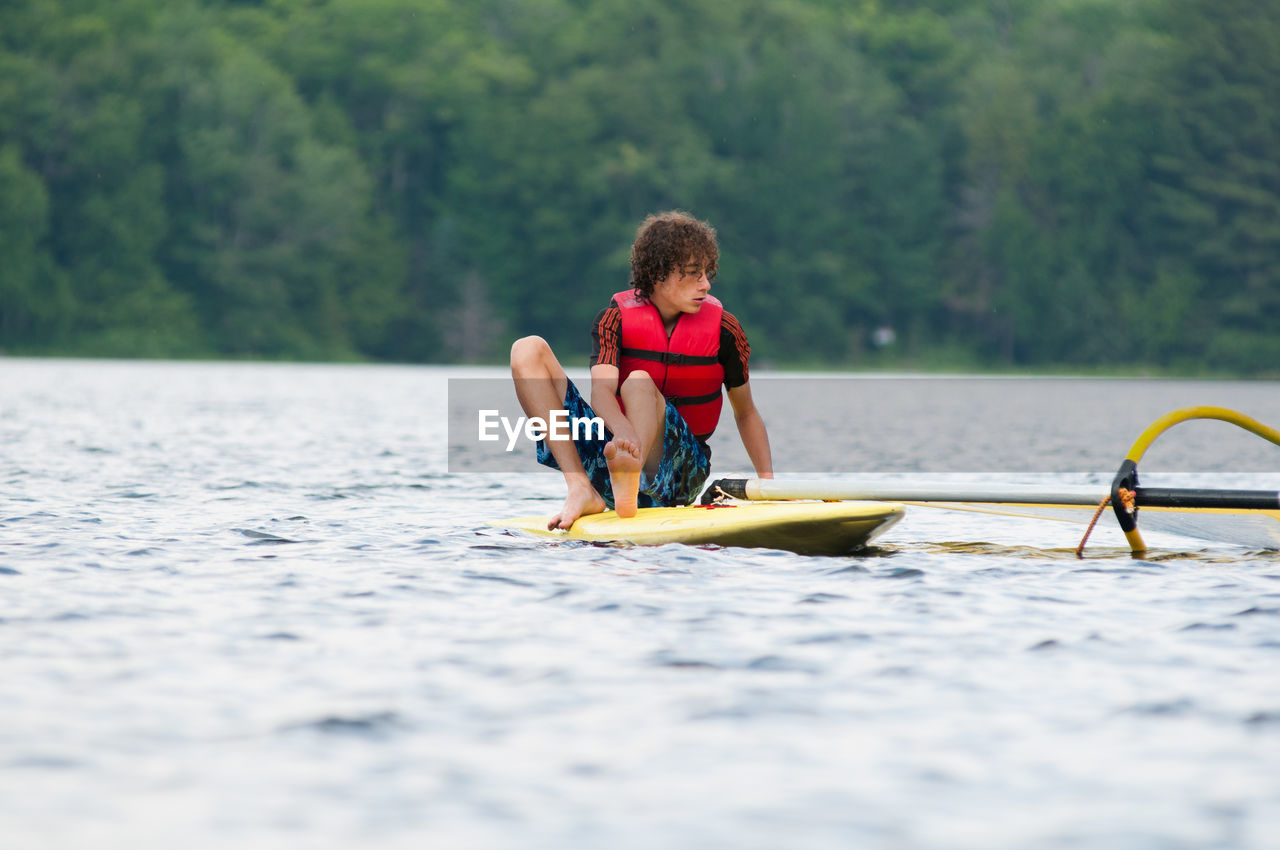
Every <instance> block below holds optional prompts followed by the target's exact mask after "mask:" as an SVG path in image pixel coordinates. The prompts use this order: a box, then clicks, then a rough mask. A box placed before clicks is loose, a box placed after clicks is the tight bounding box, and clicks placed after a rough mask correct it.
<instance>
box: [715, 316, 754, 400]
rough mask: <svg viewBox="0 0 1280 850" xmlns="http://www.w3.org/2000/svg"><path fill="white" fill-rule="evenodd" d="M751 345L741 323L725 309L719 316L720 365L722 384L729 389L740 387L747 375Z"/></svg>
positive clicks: (745, 380)
mask: <svg viewBox="0 0 1280 850" xmlns="http://www.w3.org/2000/svg"><path fill="white" fill-rule="evenodd" d="M750 360H751V345H750V344H749V343H748V342H747V335H746V333H744V332H743V330H742V325H740V324H738V320H737V319H736V318H735V317H734V315H733V314H732V313H730V312H729V311H728V310H726V311H725V312H724V313H723V315H722V316H721V317H720V365H721V366H723V367H724V385H725V386H726V387H728V388H729V389H733V388H734V387H740V386H742V385H743V384H745V383H746V382H747V378H748V377H749V369H748V363H749V361H750Z"/></svg>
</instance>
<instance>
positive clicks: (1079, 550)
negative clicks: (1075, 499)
mask: <svg viewBox="0 0 1280 850" xmlns="http://www.w3.org/2000/svg"><path fill="white" fill-rule="evenodd" d="M1134 498H1135V494H1134V492H1133V491H1132V490H1126V489H1125V488H1123V487H1121V488H1120V505H1121V507H1123V508H1124V509H1125V510H1126V511H1128V512H1129V513H1133V512H1134V511H1136V510H1137V508H1136V507H1135V506H1134ZM1109 504H1111V497H1110V496H1107V497H1106V498H1105V499H1103V500H1102V501H1101V502H1099V503H1098V509H1097V510H1096V511H1094V512H1093V519H1091V520H1089V527H1088V528H1086V529H1085V530H1084V537H1081V538H1080V545H1079V546H1077V547H1076V557H1077V558H1079V559H1080V560H1084V545H1085V544H1086V543H1088V542H1089V535H1090V534H1092V533H1093V527H1094V526H1095V525H1097V524H1098V517H1100V516H1102V512H1103V511H1105V510H1106V509H1107V505H1109Z"/></svg>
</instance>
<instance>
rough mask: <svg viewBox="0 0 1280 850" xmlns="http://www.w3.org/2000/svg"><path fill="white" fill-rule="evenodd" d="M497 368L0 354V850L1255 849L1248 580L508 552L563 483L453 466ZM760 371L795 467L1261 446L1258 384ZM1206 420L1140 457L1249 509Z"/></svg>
mask: <svg viewBox="0 0 1280 850" xmlns="http://www.w3.org/2000/svg"><path fill="white" fill-rule="evenodd" d="M500 375H501V372H500V371H494V370H462V369H445V368H430V367H391V366H298V365H258V364H172V363H117V362H87V361H37V360H18V359H0V482H2V486H3V490H0V836H3V839H2V842H3V846H4V847H13V848H81V847H128V848H131V849H132V848H150V847H155V848H169V847H177V846H182V847H237V848H280V847H290V848H292V847H298V848H317V847H319V848H324V847H405V848H409V847H413V848H420V847H442V848H472V847H474V848H504V847H520V848H524V847H530V848H583V850H585V849H586V848H603V847H608V848H651V847H689V848H704V847H711V848H776V847H787V848H828V847H829V848H854V847H856V848H872V850H874V849H875V848H1027V847H1037V848H1039V847H1063V848H1068V847H1071V848H1074V847H1080V848H1085V847H1087V848H1192V847H1195V848H1202V847H1214V848H1219V847H1220V848H1241V847H1243V848H1266V847H1276V846H1280V556H1278V555H1277V554H1276V553H1275V552H1270V551H1250V550H1248V549H1246V548H1241V547H1238V546H1233V545H1231V544H1230V543H1207V542H1194V541H1189V540H1185V539H1181V538H1173V537H1160V536H1158V535H1155V536H1149V537H1148V542H1149V543H1151V544H1153V550H1152V552H1151V553H1149V554H1148V555H1147V556H1146V557H1144V558H1141V559H1135V558H1132V557H1130V555H1129V554H1128V552H1127V550H1126V549H1125V547H1124V545H1123V541H1122V539H1121V538H1120V537H1119V535H1118V533H1117V532H1116V531H1115V530H1114V529H1111V528H1103V529H1100V530H1099V531H1098V532H1095V539H1094V541H1093V542H1092V543H1091V544H1090V548H1089V550H1088V551H1087V557H1086V559H1085V560H1077V559H1076V558H1075V557H1074V556H1073V554H1072V550H1073V549H1074V547H1075V544H1076V543H1077V542H1078V539H1079V535H1080V529H1079V528H1078V527H1075V526H1064V525H1059V524H1055V523H1045V522H1039V521H1033V520H1017V519H1007V518H995V517H986V516H983V515H973V514H959V513H951V512H944V511H935V510H930V509H924V508H921V509H914V508H913V509H909V511H908V515H907V517H906V518H905V519H904V520H903V521H902V522H900V523H899V524H898V525H897V526H895V527H894V528H893V529H891V530H890V531H889V532H888V533H887V534H886V535H885V536H884V537H883V538H881V539H880V540H879V541H877V544H876V547H875V548H874V549H872V550H870V551H869V552H867V553H865V554H862V555H859V556H853V557H845V558H816V557H801V556H797V555H792V554H789V553H781V552H775V551H765V550H740V549H716V548H690V547H683V546H676V545H672V546H664V547H657V548H644V549H640V548H612V547H596V546H574V545H561V544H556V543H553V542H552V543H548V542H541V541H535V540H532V539H525V538H522V537H517V536H513V535H510V534H507V533H504V532H502V531H499V530H497V529H493V528H489V527H487V526H486V525H485V522H486V521H487V520H490V519H496V518H500V517H504V516H511V515H516V514H528V513H543V512H545V513H548V514H549V513H551V512H553V511H554V510H555V508H556V507H557V506H558V504H559V498H558V496H559V493H560V489H561V484H560V482H559V480H558V478H557V477H556V476H555V475H554V474H540V473H537V472H525V471H521V472H494V473H479V472H472V471H469V469H468V464H467V462H466V460H465V458H463V459H462V460H461V461H460V462H457V463H453V464H451V459H450V457H449V456H448V454H447V453H446V451H445V446H446V443H447V441H448V419H449V410H448V397H449V386H450V379H454V380H455V381H457V380H465V381H472V380H475V381H480V380H489V379H494V378H495V377H498V376H500ZM765 379H768V380H765ZM823 381H826V382H829V383H815V382H823ZM805 382H808V383H805ZM753 383H755V384H758V386H759V391H758V393H757V395H758V397H759V402H760V407H761V410H762V412H763V413H764V415H765V418H766V421H768V422H769V424H770V428H771V434H772V436H773V438H774V444H775V454H776V456H777V458H778V467H779V469H780V470H781V471H784V472H785V471H795V472H804V473H816V472H827V473H830V472H835V473H848V474H852V473H860V472H865V471H887V472H895V473H903V472H916V471H921V472H936V473H940V474H945V475H959V476H967V477H968V478H970V479H972V478H978V479H986V478H991V479H992V480H996V479H1000V478H1001V476H1004V477H1005V478H1009V477H1013V478H1016V479H1017V480H1023V479H1027V480H1036V481H1039V480H1050V481H1063V482H1070V483H1081V482H1106V481H1109V479H1110V476H1111V474H1112V472H1113V470H1114V468H1115V466H1116V465H1118V463H1119V460H1120V458H1121V457H1122V456H1123V454H1124V452H1125V450H1126V449H1127V448H1128V446H1129V444H1130V443H1131V442H1132V441H1133V439H1134V438H1136V437H1137V435H1138V433H1139V432H1140V431H1141V430H1142V429H1143V428H1144V427H1145V426H1146V425H1147V424H1148V423H1149V422H1150V421H1151V420H1152V419H1154V418H1155V417H1156V416H1158V415H1160V414H1161V413H1164V412H1166V411H1167V410H1169V409H1172V408H1175V407H1181V406H1186V405H1191V404H1225V405H1227V406H1232V407H1236V408H1239V409H1241V410H1243V411H1244V412H1246V413H1250V414H1251V415H1254V416H1256V417H1258V418H1259V419H1262V420H1263V421H1265V422H1268V423H1269V424H1272V425H1276V424H1280V385H1278V384H1276V383H1274V382H1271V383H1266V382H1254V383H1247V382H1242V383H1221V382H1191V381H1120V380H1047V379H1035V380H1009V379H998V380H977V379H961V378H953V379H920V378H883V377H882V378H859V379H851V378H844V379H832V378H830V377H818V376H791V377H790V378H787V379H785V380H784V379H782V378H780V377H779V376H776V375H765V374H762V375H760V376H757V379H756V380H754V381H753ZM799 386H807V387H808V389H807V390H805V392H806V393H808V395H807V396H806V397H807V398H808V399H809V401H806V402H804V403H803V404H798V403H796V402H795V401H794V400H788V396H787V393H788V392H791V391H793V390H794V388H795V387H799ZM815 386H817V387H818V388H819V391H818V392H816V393H815V392H814V391H813V387H815ZM819 402H821V403H819ZM1232 432H1233V429H1230V428H1229V427H1228V426H1226V425H1220V424H1209V423H1197V424H1188V425H1185V426H1179V429H1175V431H1173V432H1171V433H1170V434H1169V435H1167V437H1166V438H1164V439H1162V440H1161V441H1160V443H1159V444H1158V446H1157V448H1155V449H1153V450H1152V452H1150V453H1149V463H1150V468H1151V469H1152V470H1164V471H1168V472H1169V473H1175V472H1177V473H1186V475H1187V477H1188V479H1189V480H1194V481H1197V482H1205V483H1210V482H1213V481H1216V480H1218V478H1219V477H1221V478H1222V479H1223V480H1228V479H1229V481H1230V483H1232V484H1242V483H1243V484H1257V483H1259V482H1261V483H1263V484H1267V483H1269V484H1270V486H1272V487H1277V486H1280V484H1278V483H1277V479H1276V476H1275V474H1274V473H1276V472H1278V471H1280V449H1278V448H1276V447H1274V446H1269V445H1268V444H1265V443H1263V442H1262V441H1260V440H1257V439H1256V438H1239V437H1237V436H1236V435H1235V434H1234V433H1232ZM715 446H716V455H715V458H716V464H715V465H716V470H715V472H716V474H723V473H729V472H735V471H739V472H740V471H742V470H743V469H744V468H745V467H746V463H745V459H744V456H743V454H742V453H741V449H740V448H739V447H736V446H735V436H734V433H733V428H732V424H731V423H726V424H725V426H724V427H722V429H721V432H720V433H718V434H717V437H716V443H715ZM454 460H455V461H456V460H458V459H457V458H455V459H454ZM454 467H456V468H454ZM1145 468H1146V467H1145V466H1144V469H1145ZM451 469H453V471H450V470H451ZM1218 470H1221V471H1222V475H1221V476H1218V474H1217V472H1216V471H1218ZM1156 477H1157V476H1156V472H1152V473H1151V475H1150V476H1149V477H1146V479H1145V480H1147V483H1160V482H1159V481H1157V480H1156Z"/></svg>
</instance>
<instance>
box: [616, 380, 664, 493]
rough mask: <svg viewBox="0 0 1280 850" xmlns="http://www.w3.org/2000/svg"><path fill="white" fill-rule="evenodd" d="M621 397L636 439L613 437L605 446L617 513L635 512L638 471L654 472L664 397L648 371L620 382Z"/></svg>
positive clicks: (660, 444) (659, 449)
mask: <svg viewBox="0 0 1280 850" xmlns="http://www.w3.org/2000/svg"><path fill="white" fill-rule="evenodd" d="M618 394H619V395H620V396H621V397H622V404H623V407H624V408H625V409H626V412H627V420H628V421H629V422H630V423H631V426H632V427H633V428H634V429H635V433H636V441H635V442H632V441H630V440H625V439H620V438H618V437H616V436H615V437H614V439H613V440H611V441H610V442H609V444H608V445H606V446H605V447H604V457H605V462H606V463H608V464H609V481H610V483H611V484H612V486H613V507H614V510H616V511H617V512H618V516H621V517H629V516H635V514H636V510H637V501H638V495H639V492H640V473H641V471H644V472H647V473H648V474H649V475H651V476H652V475H654V474H656V473H657V471H658V464H659V463H660V462H661V460H662V449H663V441H662V435H663V425H664V420H665V417H666V412H667V400H666V399H665V398H664V397H663V395H662V393H661V391H659V390H658V387H657V385H656V384H654V382H653V378H652V377H650V376H649V373H648V372H644V371H636V372H632V373H631V374H630V375H628V376H627V379H626V380H625V381H623V382H622V386H621V388H620V389H619V392H618Z"/></svg>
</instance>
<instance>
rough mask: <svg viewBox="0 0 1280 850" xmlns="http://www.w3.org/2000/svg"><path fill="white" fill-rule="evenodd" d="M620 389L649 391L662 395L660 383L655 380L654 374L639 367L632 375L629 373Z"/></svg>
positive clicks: (630, 391)
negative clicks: (659, 387)
mask: <svg viewBox="0 0 1280 850" xmlns="http://www.w3.org/2000/svg"><path fill="white" fill-rule="evenodd" d="M619 391H620V392H621V391H626V392H628V393H633V392H647V393H650V394H657V395H661V391H660V390H659V389H658V385H657V384H655V383H654V381H653V376H652V375H650V374H649V373H648V372H646V371H645V370H643V369H637V370H635V371H634V372H632V373H631V374H630V375H627V377H626V379H625V380H624V381H623V382H622V386H621V387H620V388H619Z"/></svg>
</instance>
